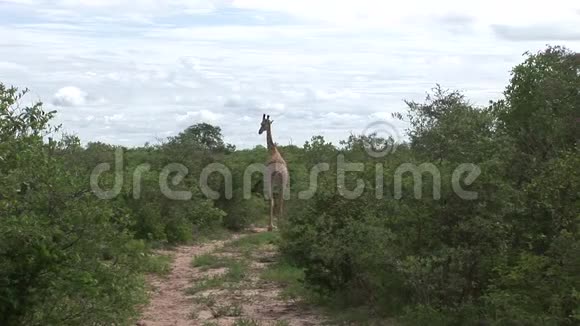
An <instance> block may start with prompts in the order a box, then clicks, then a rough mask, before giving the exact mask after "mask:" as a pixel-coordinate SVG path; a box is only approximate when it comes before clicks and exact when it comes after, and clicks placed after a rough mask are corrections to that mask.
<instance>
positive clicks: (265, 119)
mask: <svg viewBox="0 0 580 326" xmlns="http://www.w3.org/2000/svg"><path fill="white" fill-rule="evenodd" d="M272 122H274V120H270V116H266V114H264V115H262V123H261V125H260V130H258V134H260V135H261V134H262V133H263V132H264V131H266V130H269V129H270V125H271V124H272Z"/></svg>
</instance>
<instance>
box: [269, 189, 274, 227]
mask: <svg viewBox="0 0 580 326" xmlns="http://www.w3.org/2000/svg"><path fill="white" fill-rule="evenodd" d="M273 218H274V197H271V198H270V224H268V231H272V229H273V228H274V226H273V225H272V219H273Z"/></svg>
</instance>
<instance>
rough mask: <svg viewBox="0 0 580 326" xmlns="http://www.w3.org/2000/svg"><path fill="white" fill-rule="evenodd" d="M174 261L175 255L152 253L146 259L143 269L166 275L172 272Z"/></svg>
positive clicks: (147, 271)
mask: <svg viewBox="0 0 580 326" xmlns="http://www.w3.org/2000/svg"><path fill="white" fill-rule="evenodd" d="M172 261H173V257H172V256H169V255H150V256H148V257H147V259H146V260H145V264H143V269H144V271H145V272H146V273H153V274H157V275H162V276H164V275H167V274H169V272H171V262H172Z"/></svg>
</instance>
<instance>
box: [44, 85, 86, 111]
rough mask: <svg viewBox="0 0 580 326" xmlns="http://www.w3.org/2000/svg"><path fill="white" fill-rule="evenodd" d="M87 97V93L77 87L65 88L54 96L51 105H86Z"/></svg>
mask: <svg viewBox="0 0 580 326" xmlns="http://www.w3.org/2000/svg"><path fill="white" fill-rule="evenodd" d="M87 96H88V95H87V93H86V92H84V91H83V90H81V89H80V88H78V87H75V86H66V87H63V88H61V89H59V90H58V91H57V92H56V93H55V94H54V97H53V100H52V103H53V104H54V105H56V106H80V105H84V104H86V103H87Z"/></svg>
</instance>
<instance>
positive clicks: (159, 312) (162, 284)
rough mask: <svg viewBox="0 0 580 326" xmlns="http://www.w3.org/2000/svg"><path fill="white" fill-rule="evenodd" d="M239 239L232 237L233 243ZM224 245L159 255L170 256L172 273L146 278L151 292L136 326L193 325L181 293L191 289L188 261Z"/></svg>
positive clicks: (218, 242)
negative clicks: (149, 299) (171, 257)
mask: <svg viewBox="0 0 580 326" xmlns="http://www.w3.org/2000/svg"><path fill="white" fill-rule="evenodd" d="M238 237H239V236H238V235H235V236H234V237H233V238H232V240H234V239H236V238H238ZM224 243H225V241H222V240H215V241H211V242H209V243H204V244H200V245H193V246H181V247H178V248H177V249H175V250H172V251H158V253H159V254H163V255H169V256H173V263H172V266H171V272H170V273H169V275H168V276H165V277H164V276H156V275H154V276H150V277H149V283H150V285H151V286H152V287H153V289H154V292H153V293H152V294H151V301H150V302H149V305H148V306H147V308H146V309H145V311H144V312H143V317H142V319H141V321H140V322H139V323H138V325H142V326H145V325H146V326H166V325H172V326H182V325H192V323H191V320H190V318H189V313H190V312H191V299H190V298H188V296H187V295H186V294H185V292H184V289H186V288H188V287H190V286H191V283H192V281H193V279H194V276H195V275H194V274H195V273H194V268H193V267H192V265H191V261H192V259H193V258H194V257H196V256H199V255H203V254H205V253H208V252H211V251H214V250H216V249H218V248H220V247H222V246H223V245H224Z"/></svg>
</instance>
